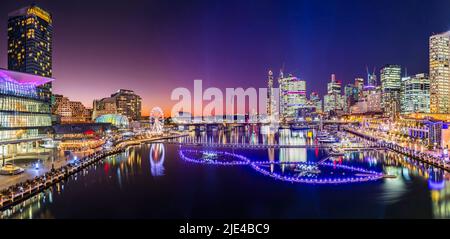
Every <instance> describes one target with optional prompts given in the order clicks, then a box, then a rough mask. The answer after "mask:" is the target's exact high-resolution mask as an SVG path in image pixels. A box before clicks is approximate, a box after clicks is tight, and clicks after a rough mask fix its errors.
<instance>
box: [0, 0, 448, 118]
mask: <svg viewBox="0 0 450 239" xmlns="http://www.w3.org/2000/svg"><path fill="white" fill-rule="evenodd" d="M32 2H35V3H37V4H38V5H39V6H41V7H42V8H44V9H46V10H48V11H49V12H51V14H52V17H53V18H54V25H55V27H54V28H55V29H54V35H55V37H54V58H55V59H54V67H53V69H54V78H55V79H57V81H56V82H55V85H54V90H53V92H54V93H56V94H62V95H65V96H67V97H69V98H70V99H72V100H76V101H81V102H82V103H83V104H84V105H85V106H87V107H92V102H93V100H94V99H101V98H104V97H106V96H108V95H110V94H111V93H112V92H116V91H117V90H119V89H130V90H134V91H136V93H137V94H138V95H141V96H142V98H143V115H148V112H149V110H150V109H151V108H153V107H154V106H161V107H162V108H163V109H164V110H165V111H167V112H168V111H169V109H170V107H171V106H172V105H173V104H174V103H175V102H171V101H170V93H171V91H172V90H173V89H175V88H177V87H187V88H191V87H192V85H193V80H194V79H202V80H203V81H204V83H205V87H219V88H225V87H244V88H246V87H251V86H257V87H264V86H266V82H265V79H266V73H267V71H268V70H269V69H272V70H273V71H274V72H278V68H281V67H282V66H283V65H284V66H285V67H284V68H285V69H286V73H293V74H294V75H295V76H298V77H300V78H302V79H304V80H305V81H306V82H307V84H308V93H310V92H318V93H319V94H320V96H321V97H323V95H324V94H325V93H326V84H327V83H328V80H329V75H330V74H332V73H334V74H336V77H337V79H338V80H341V81H342V82H343V85H345V84H347V83H350V82H353V81H354V78H356V77H364V78H365V74H366V72H365V71H366V66H368V67H369V68H372V67H376V68H377V74H378V73H379V70H380V68H381V67H382V66H384V65H385V64H399V65H401V66H402V67H403V69H405V68H407V69H408V72H409V73H410V74H411V75H414V74H418V73H427V72H428V40H429V37H430V36H431V35H432V34H433V33H440V32H445V31H447V30H448V29H450V24H449V23H447V22H448V21H446V20H444V19H445V16H446V15H447V14H449V13H450V10H446V9H450V3H448V1H433V2H432V4H430V2H425V1H411V2H410V4H409V5H410V6H411V7H408V8H403V5H404V4H403V3H402V1H381V2H377V4H369V3H361V2H357V1H339V3H337V2H333V1H321V2H320V3H316V2H310V1H300V2H298V1H297V2H289V1H285V2H282V3H281V4H275V3H274V2H270V1H263V2H262V4H261V1H258V5H256V4H255V2H254V1H245V2H243V3H241V4H240V5H239V8H238V9H237V12H236V14H234V15H232V13H233V9H234V8H233V6H236V2H234V1H227V2H223V1H222V2H219V1H208V2H206V1H194V2H190V3H189V4H184V3H178V2H177V3H176V4H175V2H171V1H169V2H165V3H163V2H153V3H148V2H146V1H145V2H144V1H134V2H133V3H130V4H127V5H126V6H122V4H120V3H118V2H114V3H109V4H106V2H102V1H96V3H91V2H87V1H78V2H77V3H73V4H71V5H70V6H68V5H67V4H63V3H57V2H54V1H45V0H43V1H21V2H12V1H9V2H8V1H7V2H2V3H0V9H3V11H2V13H1V14H0V21H2V22H6V19H7V17H8V14H9V13H10V12H12V11H14V10H17V9H19V8H22V7H24V6H26V5H27V4H30V3H32ZM447 5H449V7H445V6H447ZM175 6H176V7H175ZM124 8H125V9H124ZM127 9H133V11H128V10H127ZM157 9H158V11H157ZM367 9H370V10H371V11H367ZM126 10H127V11H126ZM344 10H346V11H344ZM144 11H150V12H149V13H148V15H152V16H153V17H150V16H146V14H145V12H144ZM101 12H104V13H101ZM346 12H352V14H351V16H350V15H347V14H345V13H346ZM419 12H420V13H421V14H417V13H419ZM81 13H82V14H81ZM100 13H101V14H100ZM119 13H122V14H119ZM150 13H151V14H150ZM189 13H190V14H189ZM109 14H111V15H117V16H120V17H118V18H117V19H116V18H108V17H106V16H107V15H109ZM164 14H165V15H164ZM430 14H432V16H433V18H430V17H427V16H430ZM175 15H178V16H182V17H183V19H184V21H185V23H184V24H178V22H175V21H174V20H173V19H172V18H171V17H174V16H175ZM80 16H84V18H80ZM412 16H414V17H412ZM77 20H78V21H77ZM152 20H155V21H154V22H153V23H152ZM87 22H89V24H88V23H87ZM131 22H133V24H131ZM242 23H245V24H242ZM144 25H145V28H143V27H140V26H144ZM312 26H315V27H312ZM142 29H144V30H142ZM218 29H222V31H218ZM6 30H7V29H6V24H2V25H0V36H1V37H0V54H3V55H6V47H7V44H6V41H7V37H6V33H7V31H6ZM122 32H123V33H124V34H120V33H122ZM117 34H119V35H117ZM378 35H385V36H386V35H387V36H389V37H383V38H381V37H377V36H378ZM92 36H95V37H92ZM285 36H288V37H285ZM250 42H252V44H250ZM349 42H351V44H350V43H349ZM184 46H189V47H184ZM114 56H120V59H118V58H117V57H114ZM344 56H345V58H346V60H345V61H342V57H344ZM245 58H252V59H253V60H252V61H246V60H241V59H245ZM6 66H7V63H6V56H4V57H1V58H0V67H2V68H5V69H6ZM124 77H126V78H129V79H128V80H126V81H124V80H123V79H124ZM88 83H89V84H90V85H91V87H86V84H88Z"/></svg>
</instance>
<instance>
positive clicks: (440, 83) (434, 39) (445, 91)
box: [430, 32, 450, 114]
mask: <svg viewBox="0 0 450 239" xmlns="http://www.w3.org/2000/svg"><path fill="white" fill-rule="evenodd" d="M449 61H450V32H446V33H443V34H437V35H433V36H431V37H430V110H431V113H434V114H448V113H450V65H449V64H450V62H449Z"/></svg>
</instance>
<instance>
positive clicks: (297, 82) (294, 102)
mask: <svg viewBox="0 0 450 239" xmlns="http://www.w3.org/2000/svg"><path fill="white" fill-rule="evenodd" d="M280 93H281V94H280V100H281V101H280V113H281V118H282V119H283V120H286V121H291V120H295V119H296V118H297V115H298V111H299V109H300V108H302V107H305V106H306V103H307V102H306V82H305V81H303V80H301V79H299V78H297V77H294V76H292V75H289V76H288V77H283V78H280Z"/></svg>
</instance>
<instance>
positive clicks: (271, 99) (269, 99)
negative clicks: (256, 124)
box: [267, 71, 275, 117]
mask: <svg viewBox="0 0 450 239" xmlns="http://www.w3.org/2000/svg"><path fill="white" fill-rule="evenodd" d="M273 93H274V92H273V72H272V71H269V76H268V78H267V116H269V117H270V116H272V115H273V113H274V109H273V108H274V105H275V104H274V95H273Z"/></svg>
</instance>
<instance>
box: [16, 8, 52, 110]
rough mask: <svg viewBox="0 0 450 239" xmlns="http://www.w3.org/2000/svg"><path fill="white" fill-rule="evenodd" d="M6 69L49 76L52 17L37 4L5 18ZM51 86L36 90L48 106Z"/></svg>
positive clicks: (50, 67) (50, 73)
mask: <svg viewBox="0 0 450 239" xmlns="http://www.w3.org/2000/svg"><path fill="white" fill-rule="evenodd" d="M8 17H9V18H8V69H9V70H13V71H19V72H24V73H29V74H34V75H39V76H43V77H52V47H53V45H52V39H53V26H52V17H51V15H50V14H49V13H48V12H46V11H44V10H43V9H41V8H39V7H38V6H36V5H31V6H28V7H24V8H21V9H19V10H17V11H14V12H12V13H10V14H9V16H8ZM51 90H52V86H51V83H48V84H45V85H43V86H40V87H38V92H37V93H38V94H40V95H42V96H43V97H44V98H45V100H46V101H48V103H49V104H50V99H51Z"/></svg>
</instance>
